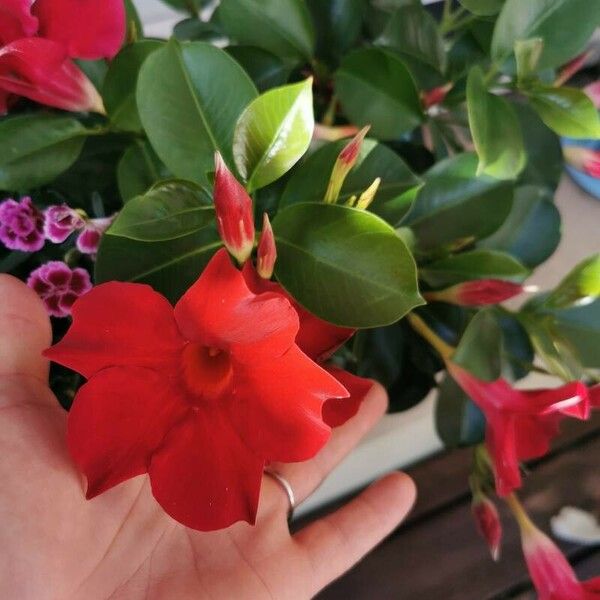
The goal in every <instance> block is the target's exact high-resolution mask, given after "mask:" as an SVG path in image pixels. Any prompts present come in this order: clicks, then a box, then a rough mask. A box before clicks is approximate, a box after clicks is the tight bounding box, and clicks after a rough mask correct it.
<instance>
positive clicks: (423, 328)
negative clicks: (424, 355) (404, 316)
mask: <svg viewBox="0 0 600 600" xmlns="http://www.w3.org/2000/svg"><path fill="white" fill-rule="evenodd" d="M408 321H409V323H410V324H411V326H412V328H413V329H414V330H415V331H416V332H417V333H418V334H419V335H421V337H423V338H424V339H425V340H427V341H428V342H429V343H430V344H431V345H432V346H433V347H434V348H435V349H436V350H437V351H438V353H439V354H440V356H441V357H442V358H443V359H444V361H447V360H450V359H451V358H452V355H453V354H454V352H455V350H456V348H454V346H451V345H450V344H448V343H447V342H445V341H444V340H443V339H442V338H441V337H440V336H439V335H438V334H437V333H435V331H433V329H431V328H430V327H429V325H427V323H425V321H423V319H421V317H419V316H418V315H416V314H415V313H410V314H409V315H408Z"/></svg>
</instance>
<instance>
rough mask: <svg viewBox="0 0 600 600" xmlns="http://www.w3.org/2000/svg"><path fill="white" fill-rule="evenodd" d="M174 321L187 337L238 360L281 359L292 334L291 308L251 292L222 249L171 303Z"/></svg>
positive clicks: (278, 298) (280, 300) (294, 327)
mask: <svg viewBox="0 0 600 600" xmlns="http://www.w3.org/2000/svg"><path fill="white" fill-rule="evenodd" d="M175 319H176V320H177V324H178V325H179V329H180V330H181V331H182V333H183V335H184V336H185V337H186V338H187V339H189V340H192V341H196V342H200V343H202V344H204V345H206V346H210V347H216V348H220V349H223V350H229V351H231V352H232V354H234V355H235V356H236V357H237V358H238V360H255V359H256V358H258V357H262V358H267V357H269V358H274V357H277V356H281V355H282V354H284V353H285V352H286V351H287V350H288V349H289V348H290V347H291V346H292V344H293V343H294V338H295V337H296V333H297V331H298V316H297V315H296V311H295V310H294V309H293V308H292V306H291V304H290V303H289V302H288V301H287V300H286V299H285V298H284V297H283V296H282V295H280V294H273V293H268V294H261V295H260V296H257V295H255V294H253V293H252V292H251V291H250V290H249V289H248V286H247V285H246V282H245V281H244V278H243V276H242V273H241V272H240V271H239V270H238V269H236V268H235V267H234V266H233V264H232V263H231V260H230V259H229V255H228V254H227V251H226V250H225V249H221V250H219V252H217V253H216V254H215V255H214V256H213V258H212V259H211V261H210V262H209V263H208V265H207V266H206V268H205V269H204V271H203V273H202V275H201V276H200V278H199V279H198V281H196V283H195V284H194V285H193V286H192V287H191V288H190V289H189V290H188V291H187V292H186V293H185V295H184V296H183V297H182V298H181V300H180V301H179V302H178V303H177V306H176V307H175Z"/></svg>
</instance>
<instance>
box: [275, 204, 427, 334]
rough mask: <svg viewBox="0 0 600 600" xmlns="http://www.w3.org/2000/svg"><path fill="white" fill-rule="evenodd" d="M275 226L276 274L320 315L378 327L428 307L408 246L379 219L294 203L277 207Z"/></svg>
mask: <svg viewBox="0 0 600 600" xmlns="http://www.w3.org/2000/svg"><path fill="white" fill-rule="evenodd" d="M273 229H274V231H275V238H276V240H277V251H278V259H277V264H276V266H275V274H276V276H277V278H278V279H279V281H280V282H281V284H282V285H283V286H284V287H285V289H286V290H287V291H288V292H290V293H291V294H292V295H293V296H294V297H295V298H296V299H297V300H298V301H299V302H300V303H301V304H302V305H303V306H305V307H306V308H307V309H308V310H310V311H311V312H313V313H315V314H316V315H318V316H320V317H321V318H323V319H326V320H327V321H330V322H332V323H336V324H338V325H342V326H346V327H376V326H381V325H387V324H389V323H393V322H395V321H397V320H398V319H400V318H401V317H403V316H404V315H405V314H406V313H407V312H408V311H410V310H412V309H413V308H414V307H415V306H418V305H420V304H423V300H422V299H421V297H420V295H419V292H418V288H417V277H416V266H415V263H414V260H413V258H412V256H411V254H410V252H409V250H408V249H407V247H406V246H405V244H404V242H403V241H402V240H401V239H400V238H399V237H398V236H397V235H396V232H395V231H394V230H393V229H392V227H390V226H389V225H388V224H387V223H385V221H383V220H381V219H380V218H379V217H377V216H375V215H373V214H371V213H369V212H365V211H361V210H357V209H353V208H348V207H345V206H339V205H335V204H309V203H306V204H294V205H292V206H289V207H287V208H285V209H283V210H281V211H279V213H278V214H277V217H276V219H275V221H274V223H273Z"/></svg>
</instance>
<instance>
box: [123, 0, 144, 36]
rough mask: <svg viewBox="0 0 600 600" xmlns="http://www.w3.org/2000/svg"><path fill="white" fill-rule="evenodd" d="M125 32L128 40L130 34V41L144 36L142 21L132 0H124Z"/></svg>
mask: <svg viewBox="0 0 600 600" xmlns="http://www.w3.org/2000/svg"><path fill="white" fill-rule="evenodd" d="M125 31H127V34H128V39H129V36H130V35H132V34H133V36H132V38H131V39H135V38H136V36H137V37H143V36H144V28H143V27H142V20H141V19H140V15H139V14H138V11H137V9H136V7H135V5H134V4H133V1H132V0H125Z"/></svg>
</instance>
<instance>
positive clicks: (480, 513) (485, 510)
mask: <svg viewBox="0 0 600 600" xmlns="http://www.w3.org/2000/svg"><path fill="white" fill-rule="evenodd" d="M471 511H472V513H473V517H474V519H475V524H476V525H477V531H479V533H480V535H481V537H483V539H484V540H485V541H486V543H487V545H488V548H489V549H490V553H491V555H492V558H493V559H494V560H496V561H497V560H498V559H499V558H500V544H501V542H502V523H501V522H500V515H499V514H498V509H497V508H496V505H495V504H494V503H493V502H492V501H491V500H490V499H489V498H488V497H487V496H484V495H483V494H481V493H480V494H478V495H477V496H476V497H474V498H473V503H472V504H471Z"/></svg>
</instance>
